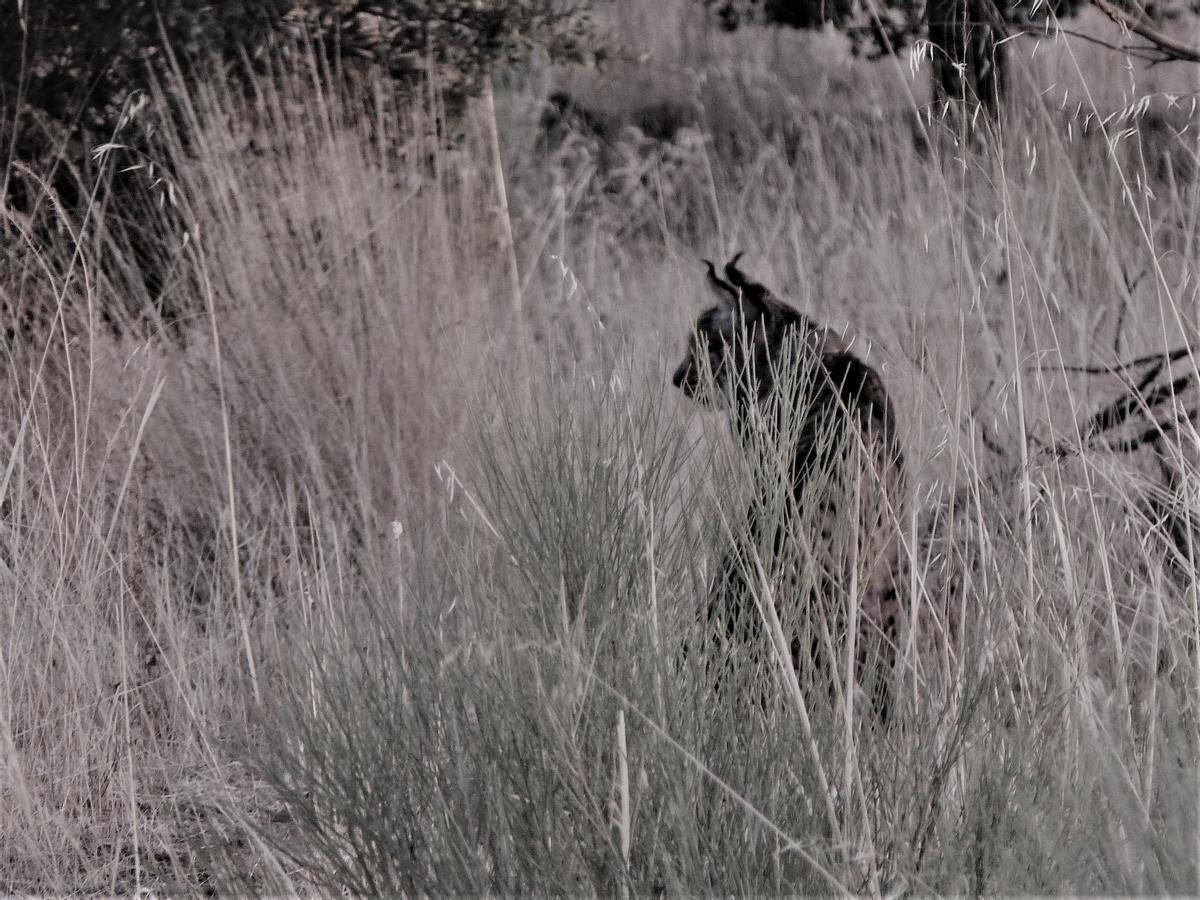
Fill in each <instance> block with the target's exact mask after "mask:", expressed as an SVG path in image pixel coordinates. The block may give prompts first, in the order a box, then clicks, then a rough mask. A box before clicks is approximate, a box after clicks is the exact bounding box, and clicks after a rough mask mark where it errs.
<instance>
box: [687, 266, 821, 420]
mask: <svg viewBox="0 0 1200 900" xmlns="http://www.w3.org/2000/svg"><path fill="white" fill-rule="evenodd" d="M741 256H742V254H741V253H738V254H737V255H736V256H734V257H733V259H731V260H730V261H729V262H728V263H727V264H726V265H725V270H724V275H725V277H724V278H721V276H720V275H718V274H717V270H716V267H715V266H714V265H713V264H712V263H711V262H709V261H708V260H704V264H705V265H706V266H708V287H709V290H710V291H711V292H712V294H713V295H714V297H715V298H716V301H717V303H716V306H713V307H711V308H710V309H707V310H705V311H704V312H703V313H702V314H701V316H700V318H699V319H698V320H697V321H696V325H695V327H694V328H693V329H692V334H691V337H690V338H689V339H688V347H687V353H686V355H685V356H684V358H683V362H682V363H680V364H679V367H678V368H677V369H676V370H675V375H674V376H673V377H672V379H671V380H672V381H673V382H674V384H675V386H676V387H677V388H679V389H680V390H681V391H683V392H684V393H685V394H686V395H687V396H689V397H691V398H693V399H695V400H698V401H699V402H701V403H703V404H705V405H707V406H726V405H728V404H730V403H735V402H736V401H737V400H739V399H750V398H753V397H756V398H757V399H760V400H761V399H763V398H764V397H766V396H767V395H768V394H770V393H771V390H772V389H773V387H774V384H775V374H774V368H775V367H774V365H773V363H775V362H777V360H776V359H775V357H776V356H777V355H778V353H779V349H780V347H781V346H782V344H783V343H784V340H785V337H787V336H789V335H792V336H800V337H803V338H805V339H807V338H808V337H809V335H810V334H815V331H816V329H814V327H813V326H812V324H811V323H809V321H808V320H807V319H806V318H805V317H804V316H802V315H801V314H800V313H799V312H797V311H796V310H794V309H792V307H790V306H788V305H787V304H786V303H783V302H782V301H780V300H779V299H778V298H776V297H775V296H774V295H773V294H772V293H771V292H770V291H769V290H767V289H766V288H765V287H763V286H762V285H761V284H757V283H755V282H753V281H750V280H749V279H748V278H747V277H746V275H745V274H744V273H743V272H742V271H741V270H740V269H739V268H738V266H737V263H738V260H739V259H740V258H741Z"/></svg>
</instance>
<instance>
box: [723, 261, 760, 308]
mask: <svg viewBox="0 0 1200 900" xmlns="http://www.w3.org/2000/svg"><path fill="white" fill-rule="evenodd" d="M743 253H744V251H742V250H739V251H738V252H737V253H735V254H734V255H733V259H731V260H729V262H727V263H725V277H726V278H727V279H729V284H731V285H733V287H734V288H735V289H736V290H737V291H738V293H739V295H740V296H741V297H742V298H744V299H745V301H746V302H747V303H749V304H750V306H751V307H753V308H754V310H755V311H756V312H759V313H763V314H766V313H767V312H769V309H768V303H767V300H768V298H769V297H770V296H771V292H770V291H768V290H767V289H766V288H765V287H763V286H762V285H761V284H759V283H757V282H755V281H751V280H750V279H749V278H747V277H746V273H745V272H743V271H742V270H741V269H739V268H738V265H737V264H738V260H739V259H741V258H742V255H743Z"/></svg>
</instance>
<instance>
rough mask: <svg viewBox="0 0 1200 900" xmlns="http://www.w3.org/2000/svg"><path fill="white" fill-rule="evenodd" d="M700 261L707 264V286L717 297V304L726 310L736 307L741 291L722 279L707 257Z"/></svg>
mask: <svg viewBox="0 0 1200 900" xmlns="http://www.w3.org/2000/svg"><path fill="white" fill-rule="evenodd" d="M701 262H703V263H704V265H706V266H708V287H709V290H710V291H711V292H712V294H713V296H714V297H716V298H717V305H718V306H720V307H721V309H724V310H727V311H733V310H734V309H736V308H737V303H738V300H739V299H740V298H741V295H742V292H741V291H739V290H738V289H737V288H735V287H734V286H733V285H732V284H730V283H729V282H727V281H722V280H721V276H720V275H718V274H717V267H716V266H714V265H713V264H712V263H710V262H709V261H708V260H707V259H705V260H701Z"/></svg>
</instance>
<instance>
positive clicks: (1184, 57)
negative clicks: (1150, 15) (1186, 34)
mask: <svg viewBox="0 0 1200 900" xmlns="http://www.w3.org/2000/svg"><path fill="white" fill-rule="evenodd" d="M1092 2H1093V3H1094V4H1096V6H1098V7H1099V8H1100V11H1101V12H1102V13H1104V14H1105V15H1106V16H1108V17H1109V18H1110V19H1112V20H1113V21H1114V22H1116V23H1117V24H1118V25H1120V26H1121V27H1122V28H1126V29H1128V30H1129V31H1131V32H1133V33H1134V34H1136V35H1138V36H1139V37H1141V38H1144V39H1145V40H1147V41H1149V42H1150V43H1151V44H1153V45H1154V49H1155V50H1157V51H1158V52H1159V53H1161V54H1162V55H1163V57H1164V58H1165V59H1171V60H1179V61H1181V62H1194V63H1200V47H1193V46H1191V45H1190V44H1185V43H1184V42H1183V41H1181V40H1179V39H1178V38H1174V37H1171V36H1170V35H1169V34H1164V33H1163V32H1161V31H1159V30H1158V28H1156V27H1155V26H1154V25H1153V24H1151V23H1150V22H1148V21H1147V20H1146V19H1144V18H1142V17H1141V16H1137V15H1134V14H1133V13H1130V12H1127V11H1126V10H1124V9H1121V7H1119V6H1118V5H1117V4H1116V3H1114V2H1113V0H1092Z"/></svg>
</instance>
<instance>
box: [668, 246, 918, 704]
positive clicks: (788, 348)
mask: <svg viewBox="0 0 1200 900" xmlns="http://www.w3.org/2000/svg"><path fill="white" fill-rule="evenodd" d="M740 257H741V254H740V253H739V254H738V255H737V256H735V257H734V258H733V259H732V260H731V261H730V262H729V263H728V264H727V265H726V266H725V267H724V278H722V277H721V276H720V275H718V273H717V271H716V268H715V267H714V266H713V264H712V263H710V262H708V261H707V260H705V261H704V262H705V264H706V265H707V267H708V278H707V281H708V286H709V288H710V289H711V290H712V292H713V293H714V294H715V296H716V301H717V302H716V305H715V306H714V307H712V308H711V309H708V310H707V311H706V312H704V313H703V314H702V315H701V316H700V318H699V320H698V321H697V322H696V325H695V327H694V329H693V332H692V335H691V337H690V340H689V343H688V349H687V354H686V356H685V358H684V360H683V362H682V363H681V364H680V365H679V367H678V368H677V369H676V371H675V374H674V377H673V379H672V380H673V382H674V384H675V386H676V387H678V388H679V389H680V390H682V391H683V393H684V394H686V395H687V396H688V397H690V398H692V399H694V400H697V401H699V402H700V403H702V404H704V405H706V406H708V407H710V408H712V407H723V408H725V409H727V410H728V412H729V415H730V421H731V425H732V430H733V435H734V439H735V441H736V442H737V443H738V444H739V445H740V447H741V450H742V452H743V453H744V455H745V456H746V458H747V460H748V462H749V468H750V471H751V475H752V478H753V489H752V492H751V496H752V500H751V503H750V509H749V511H748V513H747V523H746V524H747V527H746V531H745V533H744V534H743V535H742V539H741V541H738V540H735V541H734V546H733V547H732V548H731V549H730V550H728V551H727V553H726V555H725V558H724V561H723V563H722V566H721V571H720V572H719V574H718V577H717V578H716V580H715V583H714V585H713V589H712V593H711V596H710V598H709V605H708V610H707V614H708V619H709V633H710V634H711V635H712V640H713V641H714V642H715V644H716V645H717V646H718V647H720V648H722V649H723V651H724V653H725V654H726V659H727V660H730V659H734V658H738V657H739V656H740V657H741V658H746V657H747V656H748V657H749V658H750V659H753V660H755V661H757V662H759V663H761V662H762V657H763V651H764V649H765V647H766V643H765V642H764V640H763V638H764V635H763V633H762V631H761V627H762V614H761V613H760V612H759V610H758V609H757V608H756V607H755V605H754V604H755V600H754V598H755V597H759V598H761V597H762V596H764V593H765V592H763V591H761V590H759V589H758V585H760V583H761V576H762V575H764V574H765V575H766V577H767V578H768V579H769V584H770V587H771V590H770V593H769V595H770V596H772V597H773V598H774V602H775V606H776V610H777V611H778V613H779V617H780V620H781V622H782V624H783V626H784V629H785V633H786V634H787V636H788V638H789V640H790V644H791V648H790V649H791V655H792V664H793V666H794V667H795V669H796V672H797V674H798V675H801V676H803V678H802V683H812V682H811V679H812V677H813V676H812V674H811V673H813V672H817V671H820V670H822V669H830V668H831V669H832V672H836V671H837V669H838V666H837V661H839V660H841V659H843V658H845V652H846V650H845V648H846V641H847V639H848V638H849V637H850V636H851V634H850V629H851V628H852V627H854V628H856V629H857V630H856V632H855V633H854V637H855V638H856V641H855V643H856V653H855V657H856V661H857V666H856V668H857V673H858V677H859V681H860V683H862V684H864V686H866V685H867V684H870V685H873V686H874V690H873V692H872V693H873V696H874V701H875V704H876V708H877V710H878V712H879V713H880V715H881V716H882V717H884V718H886V716H887V707H888V697H887V687H886V685H887V683H888V681H889V678H888V670H889V669H890V668H891V664H892V662H893V660H894V651H895V641H896V631H897V626H898V615H899V612H900V604H899V600H898V596H897V588H898V583H899V580H900V572H899V535H898V530H897V528H896V524H895V523H896V522H897V521H898V520H899V515H900V510H899V505H900V503H901V494H902V490H903V483H904V471H903V470H904V460H903V455H902V453H901V449H900V446H899V441H898V438H897V433H896V424H895V417H894V414H893V411H892V406H891V402H890V401H889V399H888V396H887V392H886V391H885V390H884V386H883V381H882V380H881V378H880V377H879V373H878V372H876V371H875V369H873V368H872V367H871V366H869V365H867V364H866V363H864V362H863V361H862V360H861V359H859V358H858V357H857V356H855V355H854V354H852V353H851V352H850V351H849V349H848V348H847V346H846V344H845V342H844V341H843V340H842V339H841V338H840V337H839V336H838V335H837V334H835V333H834V332H832V331H831V330H830V329H829V328H827V327H822V326H819V325H817V324H816V323H814V322H813V321H812V320H811V319H809V318H808V317H807V316H805V315H803V314H802V313H800V312H799V311H798V310H796V309H794V308H792V307H791V306H789V305H788V304H787V303H784V302H783V301H782V300H780V299H779V298H777V297H776V296H775V295H774V294H772V293H771V292H770V291H769V290H768V289H767V288H765V287H763V286H762V285H761V284H757V283H755V282H753V281H751V280H750V279H749V278H747V277H746V275H745V274H744V273H743V272H742V271H741V270H740V269H739V268H738V261H739V259H740ZM747 542H748V544H749V547H747V546H746V544H747ZM751 548H753V551H754V552H751ZM759 566H761V569H760V568H759ZM805 647H807V648H808V652H807V657H806V654H805V652H804V648H805ZM831 655H832V657H833V660H829V659H828V657H829V656H831ZM806 661H807V662H810V663H812V664H813V665H811V666H806V665H805V663H806ZM831 661H832V662H833V665H832V666H829V665H828V664H829V662H831ZM868 664H870V665H868ZM842 671H845V669H844V668H843V670H842Z"/></svg>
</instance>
